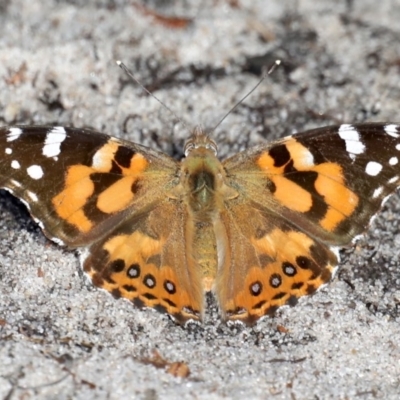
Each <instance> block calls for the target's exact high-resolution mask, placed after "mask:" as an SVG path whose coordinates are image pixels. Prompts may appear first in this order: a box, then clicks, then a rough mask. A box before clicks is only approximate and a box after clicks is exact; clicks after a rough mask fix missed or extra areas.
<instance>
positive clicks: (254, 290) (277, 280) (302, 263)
mask: <svg viewBox="0 0 400 400" xmlns="http://www.w3.org/2000/svg"><path fill="white" fill-rule="evenodd" d="M296 264H297V265H298V266H299V267H300V268H302V269H315V268H316V267H317V265H316V264H315V262H314V261H313V260H311V259H310V258H308V257H305V256H298V257H296ZM282 272H283V274H284V275H286V276H288V277H293V276H295V275H296V274H297V269H296V267H295V266H294V265H293V264H292V263H290V262H288V261H285V262H283V263H282ZM282 282H283V279H282V275H281V274H278V273H274V274H272V275H271V276H270V277H269V284H270V286H271V287H272V288H274V289H277V288H279V287H280V286H281V285H282ZM294 288H296V287H294ZM249 290H250V294H251V295H252V296H259V295H260V294H261V292H262V291H263V284H262V283H261V282H260V281H256V282H253V283H252V284H251V285H250V286H249Z"/></svg>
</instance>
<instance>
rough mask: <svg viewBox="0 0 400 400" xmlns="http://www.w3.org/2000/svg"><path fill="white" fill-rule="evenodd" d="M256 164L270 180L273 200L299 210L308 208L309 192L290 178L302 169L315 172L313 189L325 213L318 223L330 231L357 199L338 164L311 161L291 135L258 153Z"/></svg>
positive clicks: (302, 211)
mask: <svg viewBox="0 0 400 400" xmlns="http://www.w3.org/2000/svg"><path fill="white" fill-rule="evenodd" d="M257 165H258V166H259V167H260V168H261V169H262V170H263V171H264V172H265V173H266V175H267V176H268V179H270V180H271V181H272V183H273V184H274V190H273V191H272V196H273V197H274V198H275V200H277V202H278V203H279V204H281V205H283V206H285V207H287V208H289V209H291V210H293V211H297V212H300V213H306V212H308V211H310V210H311V209H312V207H313V193H312V192H311V191H310V190H308V189H309V188H306V187H302V186H301V185H300V184H299V182H300V179H296V180H294V179H293V178H294V177H298V178H299V177H300V178H301V173H302V172H306V173H310V172H311V173H312V172H315V173H316V174H317V177H316V180H315V182H314V193H315V194H316V195H319V196H322V198H323V201H324V202H325V204H326V205H327V210H326V212H325V215H324V216H322V218H321V219H320V220H319V221H318V223H319V224H320V226H321V227H322V228H324V229H325V230H327V231H328V232H333V231H334V230H335V229H336V228H337V226H338V225H339V224H340V223H341V222H342V221H344V220H345V219H346V218H348V217H349V216H350V215H351V214H352V213H353V212H354V211H355V209H356V207H357V205H358V203H359V197H358V196H357V195H356V194H355V193H354V192H353V191H351V190H350V189H348V187H347V186H346V181H345V176H344V174H343V169H342V167H341V166H340V165H339V164H336V163H333V162H325V163H320V164H315V162H314V157H313V155H312V154H311V152H310V151H309V150H308V149H307V148H306V147H305V146H303V145H302V144H301V143H299V142H298V141H297V140H296V139H294V138H290V139H288V140H286V141H285V142H283V143H282V144H280V145H278V146H276V147H275V148H273V149H271V150H270V151H269V152H264V153H262V154H261V156H260V157H259V158H258V160H257ZM307 181H309V179H308V177H305V178H304V180H303V182H307Z"/></svg>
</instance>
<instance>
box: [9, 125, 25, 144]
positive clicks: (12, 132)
mask: <svg viewBox="0 0 400 400" xmlns="http://www.w3.org/2000/svg"><path fill="white" fill-rule="evenodd" d="M8 132H9V133H8V135H7V142H12V141H14V140H17V139H18V138H19V137H20V136H21V134H22V129H21V128H10V129H9V130H8Z"/></svg>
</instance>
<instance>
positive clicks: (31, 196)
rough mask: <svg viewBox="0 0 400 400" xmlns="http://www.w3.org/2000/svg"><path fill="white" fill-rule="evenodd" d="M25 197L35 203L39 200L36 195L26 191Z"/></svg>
mask: <svg viewBox="0 0 400 400" xmlns="http://www.w3.org/2000/svg"><path fill="white" fill-rule="evenodd" d="M26 195H27V196H28V197H29V198H30V199H31V200H32V201H34V202H35V203H36V202H37V201H38V200H39V199H38V197H37V195H36V193H33V192H31V191H30V190H27V191H26Z"/></svg>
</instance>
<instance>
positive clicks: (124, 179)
mask: <svg viewBox="0 0 400 400" xmlns="http://www.w3.org/2000/svg"><path fill="white" fill-rule="evenodd" d="M184 153H185V157H184V158H183V159H182V160H181V161H176V160H175V159H173V158H171V157H169V156H167V155H166V154H164V153H162V152H159V151H156V150H152V149H150V148H147V147H144V146H141V145H139V144H135V143H132V142H128V141H125V140H122V139H118V138H113V137H110V136H107V135H105V134H102V133H99V132H95V131H90V130H85V129H74V128H65V127H43V126H15V127H4V128H0V154H1V157H0V187H2V188H5V189H7V190H9V191H10V192H11V193H12V194H14V195H15V196H16V197H18V198H20V199H21V200H22V201H23V202H24V203H25V204H26V205H27V207H28V209H29V210H30V212H31V214H32V216H33V217H34V218H35V220H36V221H38V223H39V224H40V226H41V227H42V229H43V231H44V233H45V234H46V236H47V237H48V238H50V239H52V240H54V241H55V242H56V243H59V244H63V245H66V246H68V247H69V248H72V249H74V248H75V249H78V250H79V251H80V260H81V264H82V267H83V270H84V271H85V272H86V273H87V274H88V275H89V276H90V278H91V280H92V282H93V284H94V285H95V286H98V287H100V288H103V289H105V290H107V291H109V292H110V293H111V294H112V295H113V296H114V297H116V298H125V299H128V300H130V301H132V302H133V304H134V305H136V306H138V307H150V308H154V309H156V310H158V311H161V312H164V313H167V314H169V315H170V316H171V317H172V318H173V319H174V320H176V321H177V322H178V323H181V324H185V323H187V322H188V321H192V322H201V321H202V319H203V317H204V308H205V305H204V303H205V293H206V292H208V291H212V292H213V293H214V295H215V297H216V299H217V302H218V305H219V309H220V313H221V316H222V318H223V319H224V320H226V321H230V322H234V323H235V322H237V323H244V324H248V325H252V324H254V323H255V322H257V321H258V320H259V319H260V318H262V317H264V316H267V315H272V314H274V312H275V311H276V310H277V308H278V307H280V306H283V305H291V306H293V305H295V304H296V302H297V300H298V299H299V298H300V297H301V296H304V295H310V294H312V293H314V292H315V291H316V290H317V289H318V288H320V287H321V286H322V285H324V284H325V283H327V282H328V281H329V280H330V279H331V278H332V276H333V274H334V272H335V270H336V267H337V265H338V263H339V252H338V249H339V248H341V247H343V246H347V245H349V244H351V243H352V242H354V240H355V239H356V238H357V237H358V236H359V235H360V234H362V233H363V232H365V230H366V229H367V228H368V225H369V223H370V221H371V218H372V217H373V215H374V214H375V213H376V212H377V211H378V210H379V209H380V207H381V205H382V203H383V201H384V200H385V199H386V198H387V196H388V195H389V194H391V193H392V192H394V191H395V189H396V188H397V187H398V186H399V185H400V164H399V157H400V126H399V125H396V124H389V123H388V124H385V123H371V124H359V125H349V124H343V125H340V126H329V127H324V128H319V129H314V130H310V131H307V132H304V133H300V134H295V135H292V136H288V137H285V138H283V139H281V140H278V141H275V142H272V143H266V144H261V145H259V146H256V147H254V148H250V149H247V150H244V151H242V152H240V153H238V154H236V155H234V156H232V157H230V158H227V159H226V160H224V161H222V162H221V161H220V160H219V159H218V157H217V145H216V143H215V142H214V140H213V139H211V138H210V137H209V136H207V135H206V134H204V132H203V131H202V130H201V129H200V128H196V129H195V130H194V132H193V135H192V137H191V138H190V139H189V140H188V141H187V143H186V145H185V148H184Z"/></svg>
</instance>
